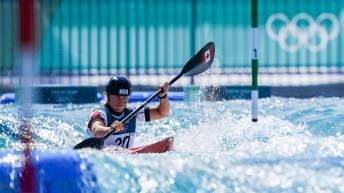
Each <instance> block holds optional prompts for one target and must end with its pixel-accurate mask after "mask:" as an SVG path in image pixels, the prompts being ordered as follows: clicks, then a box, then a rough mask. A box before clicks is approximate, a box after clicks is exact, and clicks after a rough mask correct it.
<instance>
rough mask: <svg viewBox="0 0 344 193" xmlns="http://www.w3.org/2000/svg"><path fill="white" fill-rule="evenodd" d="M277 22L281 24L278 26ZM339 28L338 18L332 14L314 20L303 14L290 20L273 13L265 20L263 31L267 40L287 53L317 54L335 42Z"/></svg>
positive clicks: (324, 14)
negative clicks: (266, 35)
mask: <svg viewBox="0 0 344 193" xmlns="http://www.w3.org/2000/svg"><path fill="white" fill-rule="evenodd" d="M278 22H279V23H281V24H280V25H278V24H277V23H278ZM326 22H328V23H329V26H330V27H329V26H328V25H326ZM339 26H340V24H339V20H338V18H337V17H336V15H334V14H332V13H327V12H324V13H321V14H320V15H318V16H317V17H316V18H313V17H312V16H311V15H309V14H307V13H305V12H301V13H298V14H296V15H294V16H293V17H292V18H288V16H286V15H285V14H283V13H275V14H272V15H270V17H269V18H268V19H267V21H266V24H265V30H266V33H267V34H268V36H269V38H271V39H272V40H274V41H276V42H278V45H279V46H280V48H282V49H283V50H285V51H287V52H296V51H299V50H300V49H306V50H308V51H310V52H319V51H321V50H324V49H326V48H327V46H328V45H329V42H330V41H336V39H337V38H338V35H339V28H340V27H339Z"/></svg>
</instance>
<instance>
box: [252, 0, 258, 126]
mask: <svg viewBox="0 0 344 193" xmlns="http://www.w3.org/2000/svg"><path fill="white" fill-rule="evenodd" d="M251 5H252V8H251V9H252V89H251V100H252V121H253V122H257V121H258V95H259V93H258V39H257V38H258V0H252V3H251Z"/></svg>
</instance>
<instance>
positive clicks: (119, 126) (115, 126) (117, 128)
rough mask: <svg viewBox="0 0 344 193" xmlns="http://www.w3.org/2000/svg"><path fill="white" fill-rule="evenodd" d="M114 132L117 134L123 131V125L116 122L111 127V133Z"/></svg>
mask: <svg viewBox="0 0 344 193" xmlns="http://www.w3.org/2000/svg"><path fill="white" fill-rule="evenodd" d="M112 130H115V131H116V132H119V131H123V130H124V127H123V124H122V123H121V122H119V121H114V122H113V123H112V124H111V125H110V131H112Z"/></svg>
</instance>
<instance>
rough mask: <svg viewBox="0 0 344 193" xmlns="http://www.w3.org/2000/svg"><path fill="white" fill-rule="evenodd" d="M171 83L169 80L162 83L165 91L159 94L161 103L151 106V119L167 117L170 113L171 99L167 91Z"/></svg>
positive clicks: (161, 86)
mask: <svg viewBox="0 0 344 193" xmlns="http://www.w3.org/2000/svg"><path fill="white" fill-rule="evenodd" d="M169 87H170V85H169V83H168V82H165V83H164V84H162V85H160V86H159V88H162V89H163V91H162V92H161V93H160V94H159V104H158V105H157V106H151V107H150V108H149V114H150V120H157V119H162V118H164V117H167V115H168V114H169V113H170V101H169V100H168V97H167V91H168V89H169Z"/></svg>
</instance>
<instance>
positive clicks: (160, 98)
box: [158, 93, 167, 99]
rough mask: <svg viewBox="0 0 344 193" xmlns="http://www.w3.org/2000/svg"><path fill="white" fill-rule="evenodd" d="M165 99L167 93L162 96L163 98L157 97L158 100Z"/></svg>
mask: <svg viewBox="0 0 344 193" xmlns="http://www.w3.org/2000/svg"><path fill="white" fill-rule="evenodd" d="M166 97H167V93H166V94H164V96H162V97H161V96H158V98H159V99H164V98H166Z"/></svg>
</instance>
